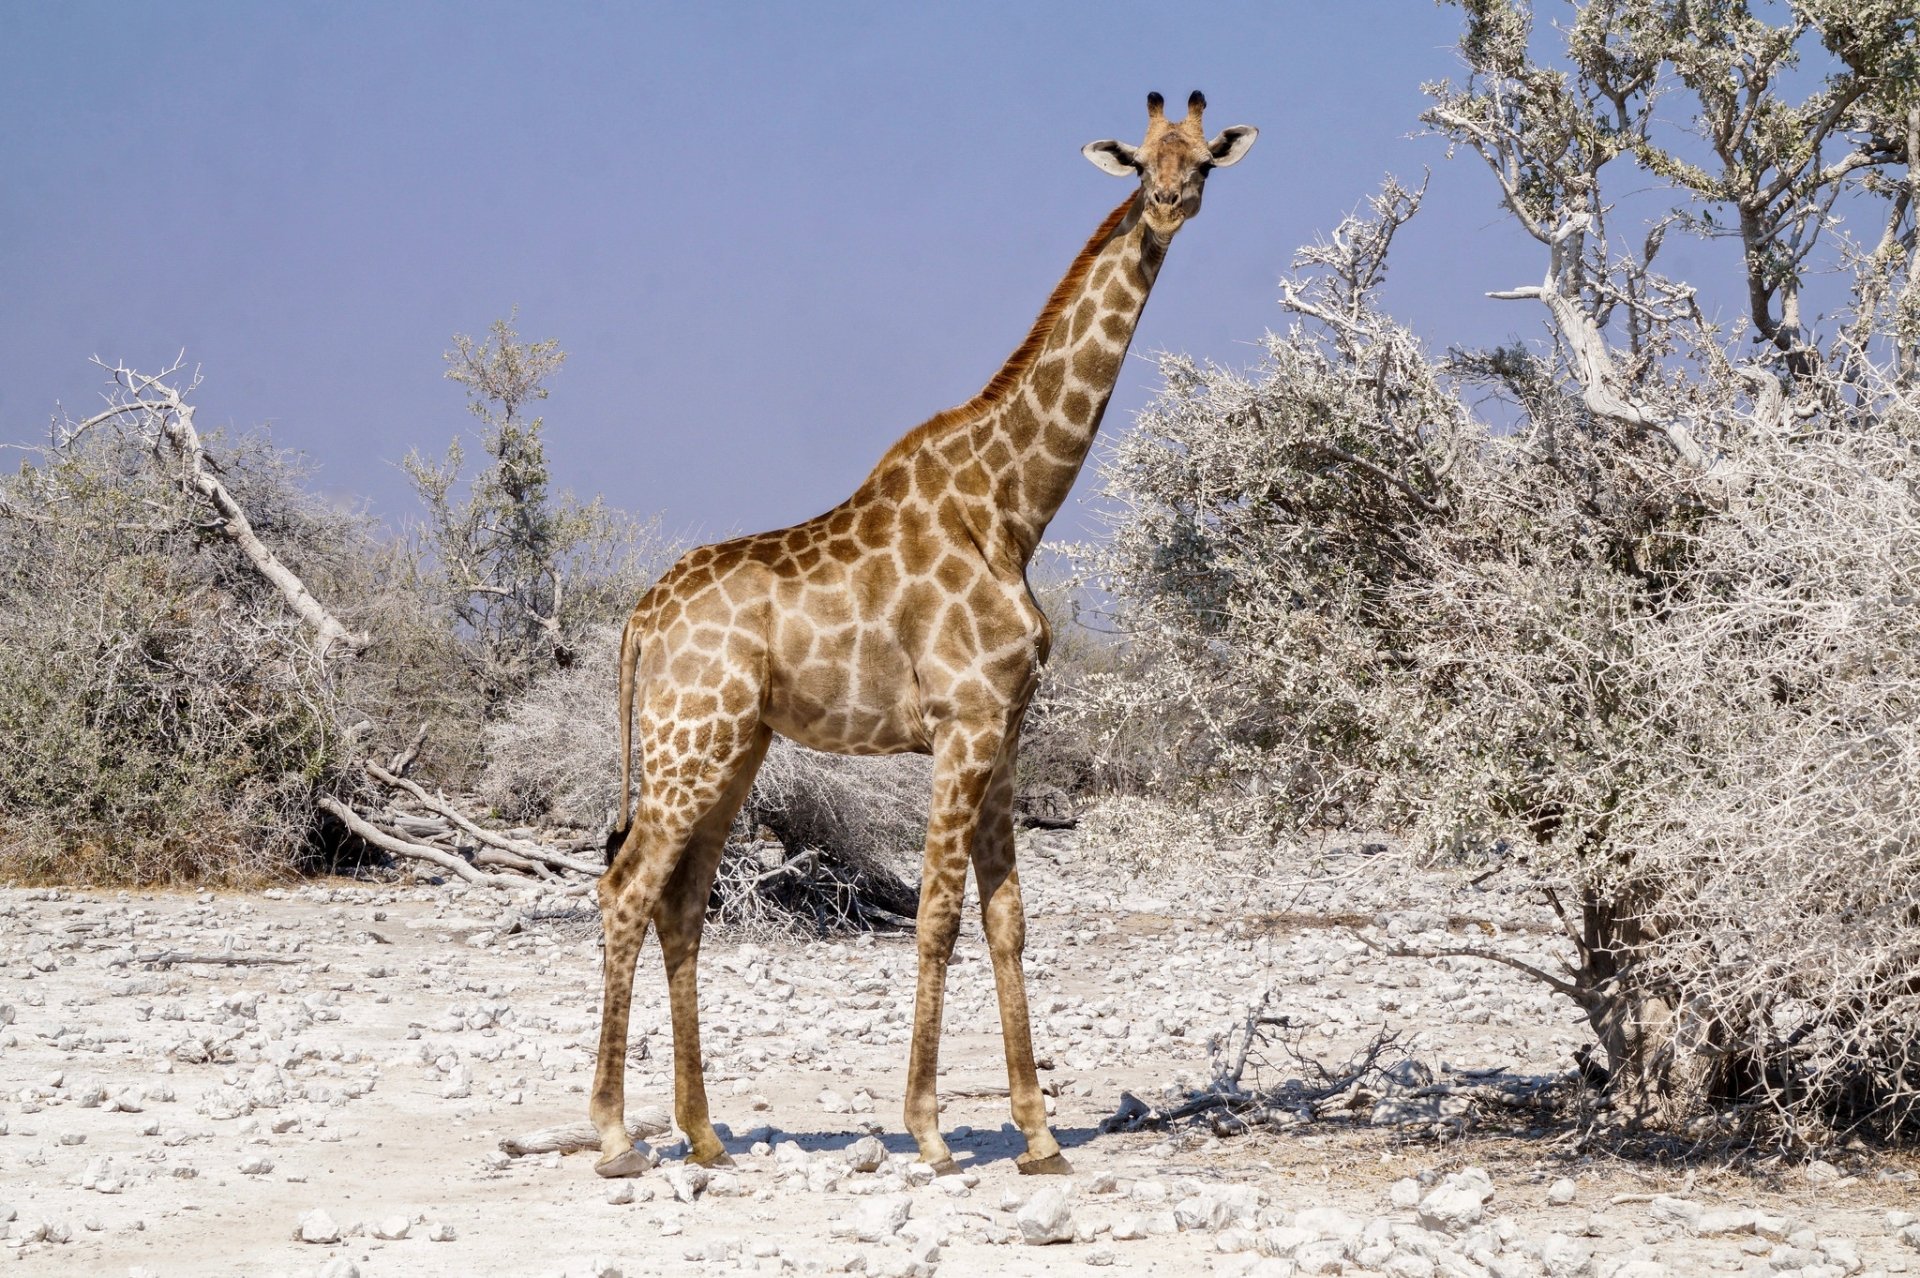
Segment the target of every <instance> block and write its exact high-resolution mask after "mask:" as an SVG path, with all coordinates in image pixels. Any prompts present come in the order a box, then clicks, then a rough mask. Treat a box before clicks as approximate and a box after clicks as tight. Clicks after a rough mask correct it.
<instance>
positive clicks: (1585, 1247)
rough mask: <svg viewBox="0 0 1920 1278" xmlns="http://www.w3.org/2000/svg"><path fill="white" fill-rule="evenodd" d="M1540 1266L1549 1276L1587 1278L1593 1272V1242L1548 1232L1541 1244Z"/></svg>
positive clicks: (1549, 1277) (1552, 1277)
mask: <svg viewBox="0 0 1920 1278" xmlns="http://www.w3.org/2000/svg"><path fill="white" fill-rule="evenodd" d="M1540 1267H1541V1268H1542V1269H1545V1270H1546V1271H1547V1278H1586V1276H1587V1275H1588V1274H1590V1273H1592V1272H1593V1244H1592V1243H1590V1242H1588V1241H1586V1240H1585V1239H1584V1238H1569V1237H1567V1236H1566V1235H1565V1234H1548V1235H1547V1240H1546V1241H1545V1242H1543V1243H1541V1244H1540Z"/></svg>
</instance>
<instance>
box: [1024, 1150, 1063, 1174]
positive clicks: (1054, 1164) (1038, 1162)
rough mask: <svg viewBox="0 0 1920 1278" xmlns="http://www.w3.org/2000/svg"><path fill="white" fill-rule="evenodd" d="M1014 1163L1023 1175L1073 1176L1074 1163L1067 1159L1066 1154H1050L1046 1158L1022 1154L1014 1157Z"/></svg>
mask: <svg viewBox="0 0 1920 1278" xmlns="http://www.w3.org/2000/svg"><path fill="white" fill-rule="evenodd" d="M1013 1161H1014V1165H1015V1166H1017V1167H1018V1168H1019V1169H1020V1174H1021V1175H1022V1176H1071V1175H1073V1164H1072V1163H1070V1162H1068V1161H1067V1157H1066V1155H1065V1154H1048V1155H1047V1156H1046V1157H1045V1158H1035V1157H1034V1156H1033V1155H1032V1154H1021V1155H1020V1156H1019V1157H1018V1158H1016V1159H1014V1160H1013Z"/></svg>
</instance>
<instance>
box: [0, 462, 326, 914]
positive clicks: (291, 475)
mask: <svg viewBox="0 0 1920 1278" xmlns="http://www.w3.org/2000/svg"><path fill="white" fill-rule="evenodd" d="M142 443H143V441H140V440H139V439H137V438H136V437H129V436H127V435H123V434H120V433H118V432H116V431H114V430H111V429H102V430H100V431H97V432H94V433H92V434H90V435H88V436H86V437H85V438H82V439H79V440H76V441H74V442H73V443H72V444H71V446H68V447H63V448H58V449H54V450H50V451H49V452H47V453H45V454H43V455H42V456H41V457H40V458H39V459H38V462H37V464H29V465H27V466H24V467H22V469H21V470H20V472H19V473H17V474H15V475H10V476H7V477H6V478H5V479H0V874H4V876H5V877H7V878H10V879H15V880H59V881H63V882H72V881H76V880H86V881H93V882H117V883H162V882H216V883H241V882H253V881H258V880H260V879H263V878H268V877H273V876H277V875H281V874H284V873H286V872H288V871H289V870H290V869H291V868H292V867H293V866H295V865H296V864H297V863H298V862H299V860H300V858H301V856H302V853H303V850H304V848H305V846H306V843H307V838H308V834H309V831H310V829H311V826H312V814H313V800H314V798H315V797H316V795H317V794H319V793H321V792H322V791H325V790H327V789H329V788H331V787H334V786H336V785H337V784H338V783H339V779H340V775H341V771H342V768H343V766H344V764H345V761H346V760H347V759H348V758H349V756H350V755H351V753H352V741H351V738H350V736H349V734H348V732H347V730H346V728H345V726H344V724H345V720H344V718H343V714H342V710H341V704H340V702H339V699H338V697H337V695H336V693H335V691H334V689H333V687H332V685H331V682H330V680H329V679H328V677H327V676H326V674H325V672H324V669H323V665H322V661H321V659H320V657H319V655H318V654H317V653H316V652H315V651H314V649H313V646H312V640H311V636H310V633H309V631H308V629H307V627H306V626H305V625H304V623H303V622H302V621H301V620H300V619H299V618H297V617H295V616H294V615H293V614H292V612H291V611H290V610H289V609H288V608H287V607H286V605H285V602H284V601H283V600H282V599H281V597H280V596H279V595H277V594H276V593H274V592H273V591H271V590H270V589H267V588H265V587H264V586H263V584H262V583H261V582H260V580H259V579H258V577H257V576H256V575H255V574H253V573H252V572H251V571H250V570H248V569H247V568H246V566H245V565H243V564H241V563H239V562H237V556H235V555H233V554H232V553H231V552H230V551H229V550H228V548H227V547H226V546H225V545H224V544H223V543H222V542H221V540H220V539H219V538H218V537H216V536H212V535H210V530H209V527H208V525H207V523H206V519H207V516H206V513H205V512H204V511H203V510H201V509H199V508H198V507H197V506H196V505H195V503H194V501H193V499H191V498H190V496H189V495H188V494H186V493H185V492H184V491H183V485H181V484H180V483H179V482H177V481H170V480H169V478H168V477H167V476H164V475H162V474H158V473H156V471H155V469H154V468H153V466H152V465H151V462H150V459H149V457H148V456H147V454H146V450H145V449H144V448H143V446H142ZM222 452H223V456H224V458H225V464H224V470H223V473H224V475H225V479H226V483H227V486H228V487H229V488H230V489H231V490H232V491H233V492H234V493H235V494H236V495H238V496H239V497H240V498H241V499H242V500H243V501H244V502H245V503H246V504H247V505H248V506H249V508H250V510H251V511H252V512H253V522H254V524H255V527H256V528H257V529H258V530H259V531H260V532H261V534H262V536H263V537H271V538H272V539H273V540H274V541H275V542H276V543H277V544H278V545H280V546H281V547H283V548H284V555H283V557H284V558H285V559H286V560H287V561H289V562H290V563H293V564H295V565H296V567H297V568H298V569H299V570H302V571H307V572H311V573H313V574H315V575H325V574H326V572H327V571H328V570H329V569H330V568H333V569H341V570H342V571H344V570H345V565H346V562H347V561H348V560H350V559H351V558H352V557H353V556H354V555H355V554H357V553H360V552H361V549H362V547H363V546H364V529H363V528H362V527H361V526H360V525H359V523H358V521H356V520H354V519H352V518H350V517H347V516H343V515H340V514H339V513H337V512H334V511H330V510H327V509H324V508H322V507H320V506H319V505H318V504H316V503H314V502H312V501H311V500H310V499H309V498H308V497H307V496H306V494H305V493H304V491H303V490H302V489H301V488H300V486H299V482H298V481H299V479H300V472H299V470H298V468H297V466H296V465H294V464H293V463H292V461H291V460H290V459H288V458H287V457H285V456H283V455H281V454H278V453H275V452H273V451H272V450H270V449H269V448H267V447H266V446H265V445H264V444H263V443H261V442H260V441H258V440H242V441H238V442H237V443H235V444H234V445H233V446H231V447H229V448H225V449H223V450H222Z"/></svg>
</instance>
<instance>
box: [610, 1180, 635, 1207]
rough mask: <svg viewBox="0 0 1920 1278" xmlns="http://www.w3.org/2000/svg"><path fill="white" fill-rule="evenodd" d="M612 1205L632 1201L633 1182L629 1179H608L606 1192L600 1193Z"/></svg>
mask: <svg viewBox="0 0 1920 1278" xmlns="http://www.w3.org/2000/svg"><path fill="white" fill-rule="evenodd" d="M602 1197H604V1198H605V1199H606V1200H607V1201H608V1202H610V1203H612V1204H613V1205H614V1206H616V1207H617V1206H620V1205H621V1204H623V1203H630V1202H632V1201H633V1182H632V1181H631V1180H610V1181H608V1182H607V1189H606V1192H605V1193H604V1194H603V1195H602Z"/></svg>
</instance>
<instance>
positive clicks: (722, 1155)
mask: <svg viewBox="0 0 1920 1278" xmlns="http://www.w3.org/2000/svg"><path fill="white" fill-rule="evenodd" d="M687 1161H688V1162H690V1163H699V1164H700V1165H701V1166H702V1167H731V1166H733V1155H732V1154H729V1153H728V1152H727V1151H726V1150H724V1149H719V1150H715V1151H714V1152H713V1153H711V1154H708V1155H707V1156H705V1157H704V1158H703V1157H701V1156H700V1155H699V1154H688V1155H687Z"/></svg>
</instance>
